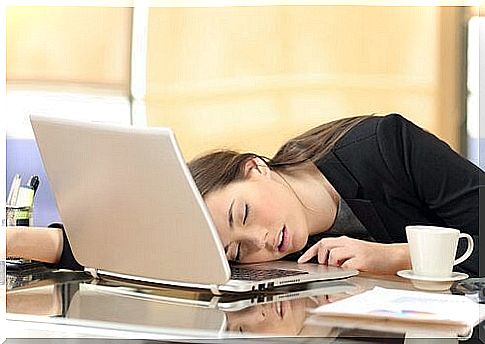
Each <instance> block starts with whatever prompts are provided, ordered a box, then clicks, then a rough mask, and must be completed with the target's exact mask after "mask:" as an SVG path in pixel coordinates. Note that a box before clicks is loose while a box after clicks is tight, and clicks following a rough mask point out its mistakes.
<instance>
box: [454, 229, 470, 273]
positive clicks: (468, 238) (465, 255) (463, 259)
mask: <svg viewBox="0 0 485 344" xmlns="http://www.w3.org/2000/svg"><path fill="white" fill-rule="evenodd" d="M461 238H465V239H466V240H467V242H468V247H467V249H466V252H465V253H463V255H462V256H461V257H460V258H457V259H455V262H454V263H453V265H457V264H460V263H463V262H464V261H465V260H467V259H468V257H470V256H471V254H472V252H473V239H472V237H471V235H470V234H467V233H460V236H459V237H458V240H460V239H461Z"/></svg>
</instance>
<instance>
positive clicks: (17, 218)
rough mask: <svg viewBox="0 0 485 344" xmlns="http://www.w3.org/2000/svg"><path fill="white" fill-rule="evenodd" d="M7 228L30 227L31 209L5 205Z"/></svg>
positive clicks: (32, 210)
mask: <svg viewBox="0 0 485 344" xmlns="http://www.w3.org/2000/svg"><path fill="white" fill-rule="evenodd" d="M6 210H7V211H6V217H7V223H6V225H7V226H32V225H33V221H32V215H33V213H34V208H33V207H18V206H12V205H7V209H6Z"/></svg>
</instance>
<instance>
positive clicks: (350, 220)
mask: <svg viewBox="0 0 485 344" xmlns="http://www.w3.org/2000/svg"><path fill="white" fill-rule="evenodd" d="M189 168H190V171H191V173H192V175H193V177H194V180H195V182H196V184H197V186H198V188H199V190H200V192H201V194H202V196H203V198H204V199H205V201H206V203H207V207H208V209H209V212H210V214H211V216H212V218H213V221H214V223H215V225H216V228H217V230H218V232H219V234H220V237H221V240H222V242H223V244H224V247H225V250H226V255H227V257H228V259H229V260H233V261H239V262H242V263H249V262H261V261H268V260H276V259H281V258H285V259H293V260H298V261H299V262H301V263H303V262H307V261H309V260H311V259H313V260H316V261H317V262H319V263H321V264H329V265H336V266H342V267H348V268H354V269H358V270H361V271H369V272H373V273H381V274H390V273H395V272H397V271H399V270H401V269H409V268H410V258H409V251H408V247H407V244H406V234H405V230H404V228H405V226H406V225H409V224H429V225H438V226H447V227H454V228H458V229H460V231H463V232H467V233H469V234H470V235H472V236H473V238H474V241H475V250H474V252H473V254H472V256H471V257H470V258H469V259H468V260H466V261H465V262H463V263H462V264H460V266H459V267H458V270H461V271H464V272H467V273H469V274H470V275H472V276H475V275H478V247H479V245H478V193H479V178H481V177H482V176H483V171H481V170H480V169H479V168H477V167H476V166H475V165H473V164H472V163H470V162H468V161H467V160H466V159H464V158H462V157H460V156H459V155H458V154H456V153H455V152H454V151H453V150H451V149H450V148H449V147H448V146H447V145H446V144H445V143H444V142H442V141H440V140H439V139H438V138H436V137H435V136H433V135H431V134H429V133H427V132H426V131H424V130H422V129H421V128H419V127H417V126H416V125H414V124H413V123H411V122H409V121H408V120H406V119H405V118H403V117H402V116H400V115H397V114H392V115H387V116H383V117H379V116H359V117H353V118H345V119H341V120H337V121H333V122H330V123H327V124H323V125H321V126H319V127H316V128H314V129H312V130H310V131H308V132H306V133H304V134H302V135H300V136H298V137H295V138H293V139H291V140H289V141H288V142H287V143H285V144H284V145H283V146H282V147H281V148H280V149H279V151H278V152H277V153H276V155H275V156H274V157H273V158H272V159H267V158H264V157H261V156H259V155H257V154H253V153H244V154H239V153H237V152H233V151H216V152H213V153H210V154H207V155H205V156H202V157H200V158H197V159H195V160H193V161H191V162H190V163H189ZM59 235H60V234H57V236H59ZM61 239H62V238H61ZM8 240H9V238H8V236H7V249H8V248H9V243H8ZM13 241H14V240H13V239H12V242H13ZM61 241H62V240H61ZM461 244H463V243H462V242H460V244H459V248H458V251H459V254H461V251H462V250H463V249H464V247H462V245H461ZM10 246H12V247H13V245H10ZM59 246H63V247H64V248H63V249H62V250H61V252H62V255H61V253H60V252H56V254H53V255H52V257H54V258H55V259H54V261H57V262H58V263H59V264H60V265H61V266H63V267H66V266H67V267H68V266H70V264H74V263H75V261H73V258H72V255H71V254H70V248H69V245H68V244H67V240H66V237H65V235H64V244H63V245H57V247H59ZM19 251H21V250H17V251H16V252H13V254H18V252H19ZM7 254H9V252H7ZM59 257H60V259H59ZM66 262H67V263H66Z"/></svg>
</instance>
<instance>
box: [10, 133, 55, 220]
mask: <svg viewBox="0 0 485 344" xmlns="http://www.w3.org/2000/svg"><path fill="white" fill-rule="evenodd" d="M6 146H7V151H6V158H7V159H6V167H7V180H6V182H7V189H6V190H7V194H8V191H9V190H10V184H11V183H12V179H13V177H14V175H15V174H16V173H18V174H20V176H21V177H22V185H23V184H26V183H27V182H28V180H29V178H30V176H32V175H38V176H39V179H40V184H39V188H38V189H37V193H36V195H35V201H34V218H33V222H34V225H35V226H47V225H48V224H50V223H52V222H59V221H61V220H60V216H59V212H58V211H57V206H56V203H55V200H54V195H53V193H52V190H51V187H50V185H49V181H48V180H47V176H46V174H45V170H44V166H43V164H42V160H41V157H40V154H39V150H38V149H37V144H36V143H35V141H34V140H33V139H19V138H9V137H7V144H6Z"/></svg>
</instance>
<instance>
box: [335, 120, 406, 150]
mask: <svg viewBox="0 0 485 344" xmlns="http://www.w3.org/2000/svg"><path fill="white" fill-rule="evenodd" d="M408 124H411V122H409V121H408V120H407V119H405V118H404V117H403V116H402V115H400V114H398V113H391V114H388V115H384V116H371V117H368V118H366V119H365V120H364V121H362V122H360V123H359V124H358V125H356V126H355V127H354V128H352V129H351V130H350V131H349V132H348V133H347V134H346V135H345V136H344V137H342V139H340V141H339V142H338V143H337V144H336V145H335V148H336V149H340V148H344V147H346V146H348V145H351V144H355V143H359V142H363V141H366V140H369V139H377V140H379V141H380V140H381V139H382V138H385V137H394V134H396V133H397V131H399V130H400V128H402V127H403V126H407V125H408Z"/></svg>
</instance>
